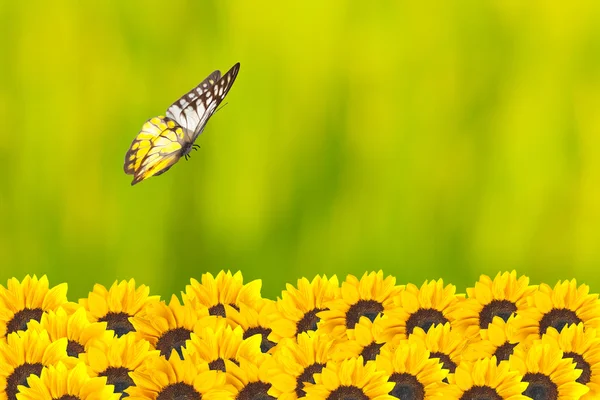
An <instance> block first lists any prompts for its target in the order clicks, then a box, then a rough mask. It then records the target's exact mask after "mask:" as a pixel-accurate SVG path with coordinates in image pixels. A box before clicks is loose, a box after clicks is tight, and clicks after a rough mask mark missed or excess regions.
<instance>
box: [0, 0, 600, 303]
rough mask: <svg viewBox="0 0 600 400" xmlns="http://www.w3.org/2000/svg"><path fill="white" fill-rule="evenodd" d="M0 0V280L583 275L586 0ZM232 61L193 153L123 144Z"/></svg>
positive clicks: (590, 29) (596, 154)
mask: <svg viewBox="0 0 600 400" xmlns="http://www.w3.org/2000/svg"><path fill="white" fill-rule="evenodd" d="M558 4H559V2H551V3H548V2H546V1H541V0H540V1H529V2H522V1H489V2H484V1H478V0H473V1H458V2H409V1H377V2H367V3H365V2H349V1H339V0H331V1H326V2H323V1H316V0H314V1H313V0H309V1H302V2H273V1H266V0H255V1H251V2H250V1H241V0H240V1H204V0H203V1H195V0H187V1H184V0H170V1H168V2H154V1H145V0H144V1H142V0H128V1H121V0H107V1H89V2H76V1H56V2H54V1H53V2H49V1H45V0H43V1H27V2H17V1H8V0H1V1H0V21H1V23H0V119H1V121H2V127H1V131H0V135H1V140H0V160H1V164H2V168H1V169H0V282H2V284H6V280H7V279H8V278H9V277H12V276H16V277H18V278H19V279H22V278H23V277H24V276H25V274H27V273H36V274H38V276H39V275H40V274H48V275H49V278H50V281H51V284H58V283H60V282H68V283H69V296H70V298H71V299H76V298H78V297H81V296H85V295H86V294H87V292H88V291H90V290H91V288H92V286H93V284H94V283H95V282H98V283H101V284H104V285H110V284H111V283H112V282H113V281H114V280H115V279H127V278H131V277H133V278H136V280H137V281H139V282H140V283H145V284H148V285H150V287H151V289H152V291H153V292H154V293H156V294H161V295H163V296H167V295H170V294H171V293H178V292H179V290H181V289H183V288H184V286H185V284H186V283H187V282H189V278H190V277H196V278H199V277H200V276H201V274H202V273H204V272H206V271H210V272H213V273H216V272H217V271H219V270H221V269H232V270H238V269H239V270H241V271H242V272H243V274H244V277H245V279H246V280H248V281H249V280H251V279H257V278H260V279H262V280H263V294H264V295H266V296H270V297H275V296H276V295H277V294H279V293H280V291H281V290H282V289H284V285H285V283H286V282H292V283H294V282H295V281H296V279H297V278H299V277H301V276H307V277H312V276H314V275H315V274H317V273H325V274H328V275H331V274H337V275H338V276H339V277H345V275H346V274H348V273H352V274H357V275H361V274H362V273H363V272H364V271H366V270H379V269H383V270H384V272H385V273H386V274H393V275H395V276H396V277H397V278H398V282H399V283H406V282H413V283H417V284H421V283H422V282H423V281H424V280H425V279H432V278H444V280H445V281H449V282H452V283H454V284H456V285H457V287H458V290H459V292H464V290H465V288H466V287H467V286H469V285H472V284H473V282H474V281H475V280H476V279H478V277H479V275H480V274H491V275H494V274H495V273H497V272H498V271H504V270H512V269H517V271H518V272H519V273H520V274H526V275H528V276H530V277H531V279H532V282H534V283H539V282H547V283H551V284H554V283H555V282H556V280H558V279H565V278H577V279H578V281H580V282H585V283H588V284H590V285H591V287H592V291H595V292H598V291H599V290H600V274H599V273H598V271H599V268H600V3H598V2H587V3H584V2H571V3H569V4H568V5H562V6H557V5H558ZM237 61H240V62H241V71H240V74H239V76H238V79H237V81H236V83H235V85H234V86H233V89H232V90H231V92H230V93H229V95H228V97H227V102H228V103H229V104H228V105H227V107H225V108H224V109H223V110H222V111H219V112H218V113H217V114H215V116H214V117H213V118H212V119H211V120H210V122H209V124H208V126H207V128H206V130H205V132H204V134H203V135H202V136H201V137H200V138H199V141H198V143H199V144H200V145H201V146H202V148H201V149H200V151H199V152H195V153H194V154H193V158H192V159H191V160H190V161H187V162H186V161H184V160H181V161H180V162H179V164H177V165H176V166H175V167H174V168H173V169H171V170H170V171H169V172H168V173H166V174H164V175H162V176H160V177H156V178H151V179H149V180H147V181H144V182H142V183H140V184H139V185H136V186H134V187H131V186H130V181H131V177H130V176H127V175H125V174H124V173H123V160H124V155H125V152H126V151H127V148H128V146H129V145H130V143H131V141H132V140H133V138H134V137H135V135H136V134H137V133H138V131H139V129H140V128H141V126H142V124H143V123H144V122H145V121H146V120H147V119H148V118H150V117H152V116H155V115H159V114H164V112H165V110H166V108H167V107H168V106H169V105H170V104H171V103H172V102H173V101H175V100H176V99H177V98H178V97H179V96H181V95H182V94H184V93H185V92H187V91H188V90H189V89H191V88H192V87H193V86H195V85H196V84H198V83H199V82H200V81H201V80H202V79H204V78H205V76H207V75H208V74H209V73H210V72H212V71H213V70H215V69H221V70H222V71H225V70H227V69H228V68H229V67H231V66H232V65H233V64H234V63H235V62H237Z"/></svg>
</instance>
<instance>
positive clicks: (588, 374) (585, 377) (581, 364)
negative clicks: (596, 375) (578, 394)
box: [563, 352, 592, 385]
mask: <svg viewBox="0 0 600 400" xmlns="http://www.w3.org/2000/svg"><path fill="white" fill-rule="evenodd" d="M563 358H572V359H573V362H575V363H576V364H577V369H580V370H581V371H582V372H581V376H580V377H579V378H577V382H579V383H581V384H583V385H587V384H588V382H589V381H590V380H591V379H592V368H591V367H590V364H589V363H588V362H587V361H585V359H584V358H583V357H582V356H581V354H577V353H573V352H567V353H565V354H564V355H563Z"/></svg>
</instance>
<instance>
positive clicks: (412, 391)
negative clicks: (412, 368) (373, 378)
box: [388, 373, 425, 400]
mask: <svg viewBox="0 0 600 400" xmlns="http://www.w3.org/2000/svg"><path fill="white" fill-rule="evenodd" d="M388 381H389V382H395V383H396V386H394V389H392V391H391V392H390V396H394V397H396V398H398V399H402V400H423V399H424V398H425V388H424V387H423V384H422V383H421V382H419V380H418V379H417V377H416V376H414V375H411V374H407V373H401V374H399V373H393V374H392V376H390V378H389V379H388Z"/></svg>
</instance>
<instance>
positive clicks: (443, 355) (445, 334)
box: [389, 322, 469, 373]
mask: <svg viewBox="0 0 600 400" xmlns="http://www.w3.org/2000/svg"><path fill="white" fill-rule="evenodd" d="M398 339H399V340H403V338H402V336H398ZM398 339H395V340H394V341H393V342H389V343H392V344H395V345H396V347H397V346H398V345H399V344H398V343H397V342H398ZM408 341H409V342H410V343H412V342H415V341H419V342H421V343H423V345H424V346H425V348H426V349H427V350H429V357H430V358H437V359H439V360H440V362H441V363H442V364H443V365H444V369H447V370H448V371H449V372H450V373H454V371H455V370H456V367H457V366H458V365H459V364H460V363H461V361H462V360H463V358H464V355H465V351H466V350H467V347H468V345H469V341H468V340H467V339H466V338H465V337H464V335H461V334H460V333H459V332H457V331H455V330H452V328H451V325H450V323H449V322H447V323H445V324H444V325H434V326H432V327H431V328H429V330H428V331H427V332H425V331H424V330H423V329H422V328H420V327H417V328H415V330H414V331H413V333H412V335H410V336H409V337H408Z"/></svg>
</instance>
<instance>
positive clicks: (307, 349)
mask: <svg viewBox="0 0 600 400" xmlns="http://www.w3.org/2000/svg"><path fill="white" fill-rule="evenodd" d="M334 343H335V340H334V339H331V338H330V337H329V335H325V334H321V333H318V332H314V331H309V332H304V333H301V334H299V335H298V336H297V337H296V338H284V339H282V340H281V342H279V343H278V344H277V346H276V347H275V349H274V352H273V361H274V362H273V364H274V366H273V369H272V370H271V371H270V376H271V383H272V384H273V387H272V389H271V391H270V393H272V394H273V395H274V396H276V397H277V398H279V399H298V398H301V397H304V396H305V395H306V392H305V391H304V385H306V384H307V383H311V384H314V383H315V380H314V374H315V373H319V372H321V370H322V369H323V367H325V365H326V364H327V362H328V361H330V360H331V355H332V353H333V352H334V350H333V349H334Z"/></svg>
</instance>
